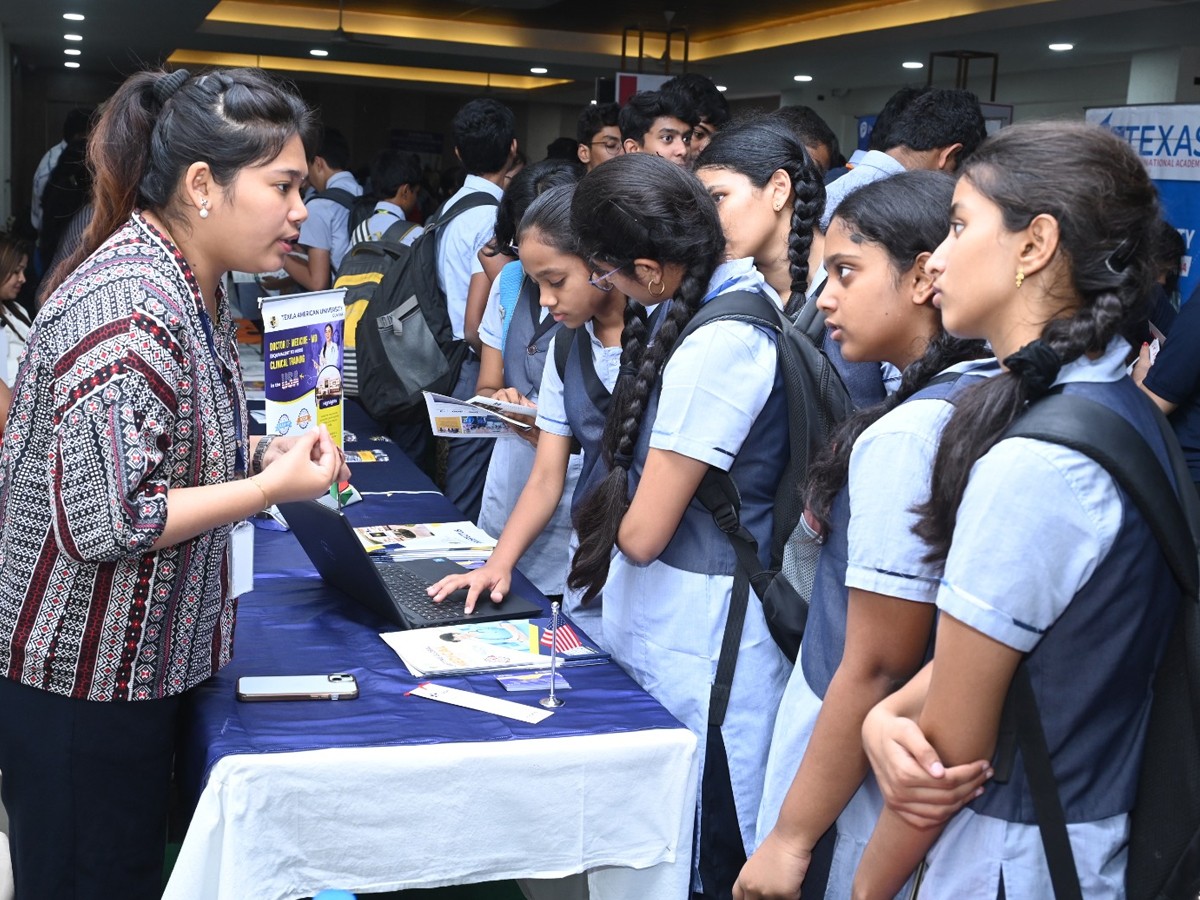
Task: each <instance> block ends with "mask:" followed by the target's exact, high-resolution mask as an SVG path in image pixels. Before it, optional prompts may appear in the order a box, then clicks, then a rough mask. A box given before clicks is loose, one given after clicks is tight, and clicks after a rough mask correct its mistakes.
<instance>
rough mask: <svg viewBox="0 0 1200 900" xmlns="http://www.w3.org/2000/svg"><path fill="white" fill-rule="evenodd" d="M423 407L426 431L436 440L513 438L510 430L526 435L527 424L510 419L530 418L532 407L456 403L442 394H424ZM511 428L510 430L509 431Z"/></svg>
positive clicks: (474, 400) (477, 399)
mask: <svg viewBox="0 0 1200 900" xmlns="http://www.w3.org/2000/svg"><path fill="white" fill-rule="evenodd" d="M424 393H425V407H426V409H427V410H428V411H429V427H430V428H432V429H433V433H434V435H435V436H437V437H459V438H498V437H504V436H505V435H511V434H512V428H516V429H518V430H521V431H526V430H528V428H529V427H530V423H529V422H522V421H520V420H518V419H514V418H510V417H511V416H514V415H516V416H526V417H529V418H532V417H533V416H534V415H536V414H537V408H536V407H533V406H518V405H517V404H515V403H504V402H502V401H499V400H493V399H492V398H491V397H478V396H476V397H472V398H471V399H470V400H455V399H454V398H453V397H447V396H446V395H445V394H434V393H432V392H430V391H425V392H424ZM510 426H511V427H510Z"/></svg>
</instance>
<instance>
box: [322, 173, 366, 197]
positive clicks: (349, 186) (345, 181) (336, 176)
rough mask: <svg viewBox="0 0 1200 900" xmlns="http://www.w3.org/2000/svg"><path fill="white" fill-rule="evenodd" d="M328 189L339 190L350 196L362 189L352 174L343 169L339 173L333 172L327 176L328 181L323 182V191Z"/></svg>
mask: <svg viewBox="0 0 1200 900" xmlns="http://www.w3.org/2000/svg"><path fill="white" fill-rule="evenodd" d="M330 188H341V189H342V190H344V191H349V192H350V193H352V194H353V193H355V192H356V191H360V190H361V189H362V188H361V186H360V185H359V183H358V181H357V179H355V177H354V174H353V173H352V172H348V171H346V170H345V169H343V170H342V171H340V172H334V173H333V174H332V175H330V176H329V180H328V181H327V182H325V190H329V189H330Z"/></svg>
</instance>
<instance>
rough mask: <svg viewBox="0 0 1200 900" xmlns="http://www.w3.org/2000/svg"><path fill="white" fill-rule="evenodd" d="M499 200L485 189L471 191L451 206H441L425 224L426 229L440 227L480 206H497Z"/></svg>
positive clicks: (430, 229)
mask: <svg viewBox="0 0 1200 900" xmlns="http://www.w3.org/2000/svg"><path fill="white" fill-rule="evenodd" d="M499 205H500V201H499V200H497V199H496V198H495V197H493V196H492V195H491V194H489V193H488V192H487V191H471V193H469V194H467V195H466V196H464V197H460V198H459V199H458V201H457V202H456V203H455V204H454V205H453V206H449V207H447V206H442V207H440V208H439V209H438V210H437V211H436V212H435V213H434V214H433V215H432V216H430V217H429V221H428V222H427V223H426V225H425V230H426V231H432V230H434V229H436V228H440V227H441V226H443V225H446V224H447V223H449V222H453V221H454V220H455V219H456V218H458V217H459V216H461V215H462V214H463V213H465V212H467V211H468V210H471V209H478V208H479V207H481V206H499Z"/></svg>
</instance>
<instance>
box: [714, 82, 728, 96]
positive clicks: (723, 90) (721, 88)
mask: <svg viewBox="0 0 1200 900" xmlns="http://www.w3.org/2000/svg"><path fill="white" fill-rule="evenodd" d="M717 90H718V91H720V92H721V93H722V94H723V93H725V92H726V91H727V90H729V88H727V87H725V85H723V84H718V85H717Z"/></svg>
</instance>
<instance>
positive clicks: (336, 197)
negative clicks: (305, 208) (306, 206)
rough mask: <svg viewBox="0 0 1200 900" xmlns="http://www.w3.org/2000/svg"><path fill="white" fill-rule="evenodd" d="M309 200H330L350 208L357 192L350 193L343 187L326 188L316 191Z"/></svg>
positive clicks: (347, 208)
mask: <svg viewBox="0 0 1200 900" xmlns="http://www.w3.org/2000/svg"><path fill="white" fill-rule="evenodd" d="M308 199H309V201H310V202H311V201H313V200H332V201H333V202H334V203H336V204H337V205H338V206H341V207H343V208H345V209H346V210H351V209H353V208H354V201H355V200H357V199H358V195H357V194H352V193H350V192H349V191H348V190H346V189H345V188H326V189H325V190H323V191H317V192H316V193H315V194H313V195H312V196H311V197H309V198H308Z"/></svg>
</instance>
